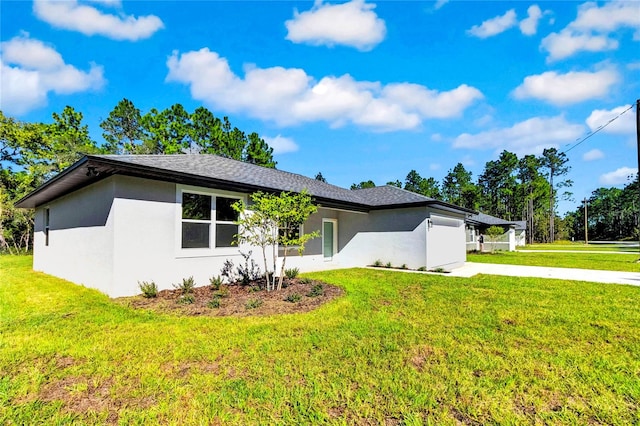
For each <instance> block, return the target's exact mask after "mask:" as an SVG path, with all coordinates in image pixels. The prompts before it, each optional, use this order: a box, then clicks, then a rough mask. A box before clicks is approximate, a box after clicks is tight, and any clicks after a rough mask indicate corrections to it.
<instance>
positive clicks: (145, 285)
mask: <svg viewBox="0 0 640 426" xmlns="http://www.w3.org/2000/svg"><path fill="white" fill-rule="evenodd" d="M138 287H140V291H141V292H142V296H144V297H146V298H147V299H150V298H153V297H156V296H157V295H158V286H157V285H156V283H155V282H153V281H150V282H147V281H142V282H140V281H138Z"/></svg>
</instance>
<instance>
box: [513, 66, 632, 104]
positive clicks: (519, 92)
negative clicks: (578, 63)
mask: <svg viewBox="0 0 640 426" xmlns="http://www.w3.org/2000/svg"><path fill="white" fill-rule="evenodd" d="M619 80H620V76H619V74H618V73H617V72H616V70H614V69H612V68H606V69H602V70H600V71H596V72H569V73H567V74H558V73H557V72H555V71H548V72H545V73H542V74H539V75H531V76H528V77H525V79H524V81H523V83H522V84H521V85H520V86H518V87H517V88H516V89H515V90H514V92H513V95H514V96H515V97H516V98H517V99H527V98H534V99H540V100H543V101H546V102H549V103H551V104H554V105H569V104H575V103H578V102H582V101H585V100H588V99H594V98H602V97H604V96H605V95H607V93H609V90H610V89H611V86H613V85H614V84H616V83H618V82H619Z"/></svg>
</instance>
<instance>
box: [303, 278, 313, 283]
mask: <svg viewBox="0 0 640 426" xmlns="http://www.w3.org/2000/svg"><path fill="white" fill-rule="evenodd" d="M312 282H313V280H312V279H311V278H307V277H304V278H300V283H301V284H311V283H312Z"/></svg>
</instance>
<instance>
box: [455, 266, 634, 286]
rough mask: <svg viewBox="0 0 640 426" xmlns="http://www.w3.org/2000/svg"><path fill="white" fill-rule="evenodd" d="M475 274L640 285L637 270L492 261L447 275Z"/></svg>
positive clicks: (466, 267) (466, 275)
mask: <svg viewBox="0 0 640 426" xmlns="http://www.w3.org/2000/svg"><path fill="white" fill-rule="evenodd" d="M477 274H487V275H506V276H509V277H539V278H557V279H561V280H577V281H591V282H596V283H606V284H628V285H635V286H640V273H638V272H617V271H596V270H592V269H572V268H548V267H544V266H520V265H498V264H494V263H474V262H467V263H465V265H464V266H463V267H462V268H457V269H454V270H453V271H451V273H449V274H447V275H448V276H453V277H466V278H470V277H473V276H474V275H477Z"/></svg>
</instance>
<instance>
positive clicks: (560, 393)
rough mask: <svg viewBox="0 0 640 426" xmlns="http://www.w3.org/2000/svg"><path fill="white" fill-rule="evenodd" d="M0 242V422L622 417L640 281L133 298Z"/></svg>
mask: <svg viewBox="0 0 640 426" xmlns="http://www.w3.org/2000/svg"><path fill="white" fill-rule="evenodd" d="M30 262H31V258H29V257H7V256H0V424H9V425H11V424H16V425H22V424H70V423H76V424H104V423H116V424H117V423H120V424H157V423H162V424H176V425H182V424H198V425H199V424H242V425H246V424H318V423H320V424H391V425H395V424H407V425H419V424H445V425H447V424H451V425H454V424H468V425H474V424H621V425H622V424H638V423H640V310H639V309H638V308H637V307H638V301H639V300H640V288H638V287H631V286H618V285H599V284H593V283H586V282H572V281H557V280H545V279H531V278H521V279H517V280H515V279H513V278H506V277H496V276H479V277H476V278H473V279H463V278H453V277H447V276H435V275H421V274H407V273H402V272H394V271H388V270H368V269H367V270H365V269H352V270H344V271H331V272H323V273H315V274H312V275H310V276H312V277H313V278H316V279H322V280H324V281H326V282H329V283H333V284H337V285H340V286H343V287H344V288H345V289H346V296H344V297H343V298H341V299H338V300H335V301H333V302H331V303H330V304H328V305H325V306H324V307H322V308H320V309H318V310H316V311H313V312H310V313H306V314H297V315H284V316H273V317H264V318H255V317H253V318H252V317H248V318H214V317H191V318H185V317H177V316H169V315H159V314H155V313H152V312H144V311H134V310H132V309H130V308H128V307H126V306H121V305H118V304H115V303H113V302H111V301H110V300H109V299H108V298H107V297H105V296H103V295H101V294H100V293H98V292H96V291H93V290H88V289H85V288H83V287H80V286H76V285H73V284H70V283H68V282H65V281H63V280H59V279H56V278H52V277H50V276H47V275H44V274H41V273H34V272H31V271H30Z"/></svg>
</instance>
